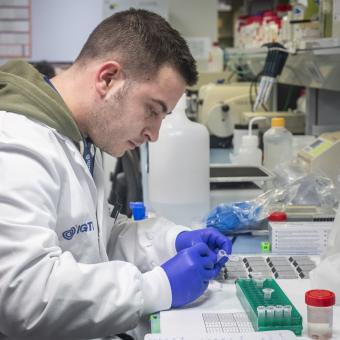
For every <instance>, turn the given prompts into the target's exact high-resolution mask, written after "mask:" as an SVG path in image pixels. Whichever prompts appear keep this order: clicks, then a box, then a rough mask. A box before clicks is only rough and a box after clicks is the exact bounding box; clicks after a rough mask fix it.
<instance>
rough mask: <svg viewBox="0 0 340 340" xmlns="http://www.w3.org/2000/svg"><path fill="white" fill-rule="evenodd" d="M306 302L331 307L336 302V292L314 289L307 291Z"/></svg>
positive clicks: (314, 305)
mask: <svg viewBox="0 0 340 340" xmlns="http://www.w3.org/2000/svg"><path fill="white" fill-rule="evenodd" d="M305 302H306V304H307V305H309V306H313V307H330V306H333V305H334V304H335V294H334V293H333V292H331V291H330V290H325V289H312V290H309V291H308V292H306V294H305Z"/></svg>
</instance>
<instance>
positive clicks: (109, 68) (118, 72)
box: [95, 61, 124, 97]
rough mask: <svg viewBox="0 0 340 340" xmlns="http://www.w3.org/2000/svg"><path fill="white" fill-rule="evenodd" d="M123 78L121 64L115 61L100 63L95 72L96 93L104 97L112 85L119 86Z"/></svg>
mask: <svg viewBox="0 0 340 340" xmlns="http://www.w3.org/2000/svg"><path fill="white" fill-rule="evenodd" d="M123 80H124V74H123V72H122V66H121V64H120V63H118V62H116V61H108V62H105V63H103V64H101V65H100V67H99V68H98V70H97V72H96V79H95V87H96V90H97V92H98V94H99V95H100V96H101V97H104V96H105V95H106V94H107V92H108V91H109V90H110V89H112V88H113V87H115V86H116V87H120V86H121V83H122V81H123Z"/></svg>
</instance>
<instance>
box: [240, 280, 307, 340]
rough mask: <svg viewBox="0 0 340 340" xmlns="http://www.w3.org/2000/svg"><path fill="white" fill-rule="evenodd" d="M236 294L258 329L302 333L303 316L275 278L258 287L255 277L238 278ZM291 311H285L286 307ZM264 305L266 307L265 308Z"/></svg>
mask: <svg viewBox="0 0 340 340" xmlns="http://www.w3.org/2000/svg"><path fill="white" fill-rule="evenodd" d="M235 284H236V294H237V297H238V298H239V300H240V302H241V304H242V306H243V308H244V310H245V311H246V313H247V314H248V317H249V319H250V321H251V323H252V324H253V327H254V329H255V330H256V331H270V330H291V331H293V332H294V333H295V334H296V335H301V333H302V317H301V315H300V313H299V312H298V311H297V309H296V308H295V306H294V305H293V304H292V303H291V301H290V300H289V299H288V297H287V296H286V294H285V293H284V292H283V291H282V289H281V287H280V286H279V284H278V283H277V282H276V281H275V280H274V279H266V280H265V281H264V283H263V287H264V288H262V287H258V286H257V285H256V282H255V281H254V280H253V279H237V280H236V282H235ZM288 306H289V309H290V308H291V309H290V313H289V314H288V313H284V309H285V308H286V309H288ZM263 307H264V308H263Z"/></svg>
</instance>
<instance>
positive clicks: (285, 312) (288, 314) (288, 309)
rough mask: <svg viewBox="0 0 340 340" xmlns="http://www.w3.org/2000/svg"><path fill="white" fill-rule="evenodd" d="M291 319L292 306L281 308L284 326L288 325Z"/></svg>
mask: <svg viewBox="0 0 340 340" xmlns="http://www.w3.org/2000/svg"><path fill="white" fill-rule="evenodd" d="M291 319H292V306H291V305H286V306H283V322H284V324H285V325H289V324H290V322H291Z"/></svg>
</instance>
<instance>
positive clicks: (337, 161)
mask: <svg viewBox="0 0 340 340" xmlns="http://www.w3.org/2000/svg"><path fill="white" fill-rule="evenodd" d="M339 154H340V140H339V132H336V133H325V134H322V135H320V136H319V137H318V138H317V139H316V140H315V141H314V142H312V143H311V144H310V145H308V146H306V147H304V148H303V149H301V150H300V151H299V152H298V158H299V159H300V160H302V161H303V162H304V164H305V166H306V168H307V170H308V171H310V172H311V173H313V174H316V175H321V176H325V177H328V178H330V179H331V180H332V181H333V183H334V185H335V186H338V185H339V182H338V176H339V174H340V157H339Z"/></svg>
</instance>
